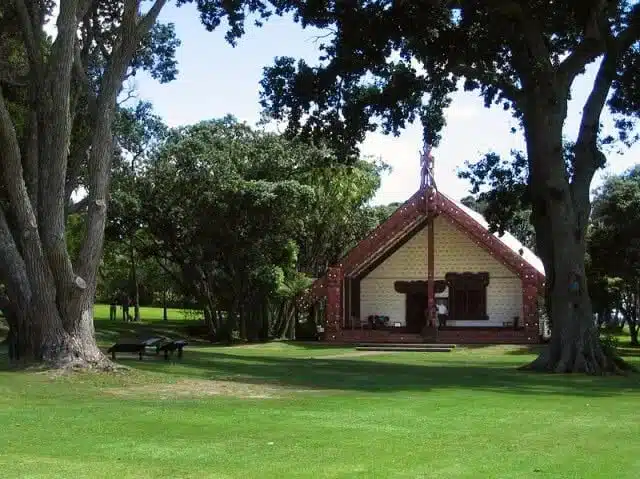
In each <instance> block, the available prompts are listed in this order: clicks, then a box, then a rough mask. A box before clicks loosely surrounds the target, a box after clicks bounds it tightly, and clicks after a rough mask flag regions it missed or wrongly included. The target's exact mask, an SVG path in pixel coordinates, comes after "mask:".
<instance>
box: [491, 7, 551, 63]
mask: <svg viewBox="0 0 640 479" xmlns="http://www.w3.org/2000/svg"><path fill="white" fill-rule="evenodd" d="M485 1H486V3H487V5H488V6H489V9H491V10H493V11H495V12H496V13H499V14H500V15H503V16H505V17H507V18H511V19H512V20H514V21H515V22H516V23H517V24H518V26H519V28H520V31H521V32H522V35H523V37H524V40H525V43H526V45H527V48H528V50H529V52H530V56H531V58H532V59H533V60H535V61H538V62H544V66H545V68H546V69H551V59H550V55H549V49H548V48H547V45H546V43H545V39H544V36H543V35H542V28H541V27H540V24H539V22H538V19H537V18H535V16H534V15H533V13H532V12H531V11H530V9H529V8H528V7H526V6H525V5H524V4H523V3H521V2H518V1H516V0H485Z"/></svg>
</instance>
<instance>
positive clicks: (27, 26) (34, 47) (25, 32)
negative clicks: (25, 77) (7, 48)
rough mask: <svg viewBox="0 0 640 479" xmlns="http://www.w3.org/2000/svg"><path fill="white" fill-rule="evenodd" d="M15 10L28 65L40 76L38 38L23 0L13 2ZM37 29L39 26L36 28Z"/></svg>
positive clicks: (40, 63)
mask: <svg viewBox="0 0 640 479" xmlns="http://www.w3.org/2000/svg"><path fill="white" fill-rule="evenodd" d="M15 5H16V10H17V11H18V16H19V17H20V23H21V27H22V28H21V30H22V36H23V37H24V44H25V47H26V49H27V56H28V58H29V63H30V64H31V67H32V68H33V71H34V74H35V75H37V76H40V73H41V71H42V56H41V51H40V47H39V46H38V45H39V42H38V38H37V35H36V33H35V32H36V26H35V25H34V24H33V21H32V20H31V15H30V14H29V9H28V8H27V5H26V3H25V0H15ZM38 27H39V26H38Z"/></svg>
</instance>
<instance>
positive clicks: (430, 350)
mask: <svg viewBox="0 0 640 479" xmlns="http://www.w3.org/2000/svg"><path fill="white" fill-rule="evenodd" d="M356 351H400V352H412V353H450V352H451V351H452V348H444V347H440V346H439V347H435V346H429V347H418V346H413V347H411V346H404V347H388V346H356Z"/></svg>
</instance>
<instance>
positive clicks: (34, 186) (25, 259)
mask: <svg viewBox="0 0 640 479" xmlns="http://www.w3.org/2000/svg"><path fill="white" fill-rule="evenodd" d="M14 3H15V8H16V12H17V15H18V18H19V19H20V23H21V30H22V34H23V35H22V36H23V38H24V47H25V50H26V53H27V58H28V63H29V76H28V78H29V80H28V85H27V87H26V88H27V89H28V93H29V97H30V98H31V99H32V102H31V103H30V104H29V107H30V108H31V109H32V111H31V112H30V114H29V115H28V117H29V122H28V132H27V134H25V135H24V137H25V138H26V141H25V140H22V141H21V139H20V138H19V136H18V133H17V129H16V126H15V125H16V122H15V119H14V118H13V117H12V115H11V114H10V112H9V109H8V107H7V104H6V103H5V100H4V95H3V91H2V88H1V86H0V178H1V179H2V186H4V191H3V193H4V194H6V198H1V199H0V281H1V282H2V283H4V284H5V285H6V289H7V298H8V300H9V302H10V305H9V309H10V310H11V312H12V314H11V338H12V343H13V344H12V352H13V353H14V354H13V356H14V358H19V359H20V360H23V361H27V362H32V361H33V362H42V363H45V364H46V365H48V366H50V367H56V368H57V367H69V366H73V367H75V366H79V367H94V366H97V367H110V363H109V361H108V360H107V359H106V358H105V357H104V355H103V354H102V353H101V352H100V350H99V348H98V347H97V345H96V341H95V337H94V326H93V309H92V308H93V302H94V297H95V291H96V282H97V270H98V265H99V262H100V258H101V256H102V246H103V240H104V227H105V222H106V210H107V193H108V186H109V179H110V170H111V159H112V151H113V145H112V142H113V136H112V133H111V125H112V122H113V118H114V111H115V107H116V99H117V96H118V93H119V92H120V89H121V87H122V83H123V81H124V78H125V75H126V72H127V68H128V66H129V65H130V63H131V60H132V58H133V55H134V53H135V51H136V49H137V48H138V46H139V44H140V41H141V39H142V37H143V36H144V35H145V34H147V32H148V31H149V29H150V28H151V26H152V25H153V24H154V23H155V21H156V19H157V17H158V14H159V13H160V10H161V9H162V7H163V6H164V4H165V3H166V0H155V2H154V4H153V6H152V7H151V8H150V9H149V10H148V12H147V13H146V14H144V15H141V14H140V13H139V12H140V1H139V0H127V1H126V2H124V8H123V10H122V17H121V18H120V19H118V20H116V22H119V23H120V28H119V30H118V35H119V38H117V39H116V41H115V42H114V45H113V48H112V49H111V51H110V53H109V55H108V60H107V61H106V63H105V64H104V65H102V67H103V72H102V74H101V76H100V78H99V80H98V81H97V83H98V85H97V86H96V85H93V84H91V83H92V79H91V78H90V77H91V72H92V70H91V65H89V62H88V59H87V58H86V56H85V55H84V52H86V51H87V49H88V46H90V45H91V44H92V43H93V42H94V41H95V42H99V41H100V38H93V37H88V36H86V35H89V33H88V32H89V30H91V29H88V28H83V29H81V28H80V24H81V22H82V21H85V20H86V18H87V17H86V15H87V14H89V13H92V12H90V10H89V9H91V8H96V7H97V4H96V3H95V2H81V1H79V0H63V1H60V2H59V4H58V5H59V7H60V8H59V13H58V17H57V19H56V27H57V33H56V36H55V40H54V41H53V43H52V44H51V46H50V47H49V48H47V50H46V51H45V49H44V45H45V44H46V43H47V42H46V41H45V39H44V38H43V22H44V16H40V15H39V14H38V15H34V12H31V11H29V8H30V7H29V4H28V3H26V4H25V2H14ZM93 13H94V14H95V15H98V12H93ZM98 16H99V15H98ZM85 27H87V25H85ZM94 28H96V29H99V28H101V27H100V25H97V24H96V25H94ZM80 32H82V33H84V34H85V37H84V38H83V41H84V43H82V41H81V40H80V37H79V33H80ZM83 47H84V48H83ZM81 98H82V99H83V100H84V101H86V105H88V109H89V111H91V115H90V116H91V120H92V121H91V122H90V124H89V125H83V126H84V127H86V128H87V129H88V130H89V133H88V134H87V138H88V140H87V144H86V145H85V144H84V143H82V144H81V145H80V147H78V148H77V149H79V150H80V151H81V152H82V153H84V156H85V157H86V162H87V176H86V180H87V181H86V184H85V185H84V186H85V187H86V189H87V192H88V196H87V204H88V210H87V217H86V230H87V234H86V237H85V239H84V242H83V244H82V248H81V250H80V253H79V257H78V258H77V260H76V261H75V262H72V260H71V257H70V255H69V251H68V248H67V245H66V240H65V229H66V214H67V212H68V211H67V210H68V208H67V206H68V201H69V198H68V197H67V195H68V193H69V188H68V184H69V181H68V175H69V171H68V168H69V154H70V151H75V150H76V148H72V145H71V143H72V125H73V122H74V119H75V117H76V113H77V110H76V108H78V102H79V99H81ZM83 105H84V103H83ZM76 146H77V145H76ZM76 173H77V172H76ZM5 199H6V200H7V201H2V200H5Z"/></svg>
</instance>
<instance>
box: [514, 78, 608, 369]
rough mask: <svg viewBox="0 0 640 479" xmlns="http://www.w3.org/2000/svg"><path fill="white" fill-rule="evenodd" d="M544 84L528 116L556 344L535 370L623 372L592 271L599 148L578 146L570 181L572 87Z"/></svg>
mask: <svg viewBox="0 0 640 479" xmlns="http://www.w3.org/2000/svg"><path fill="white" fill-rule="evenodd" d="M539 84H540V88H539V89H538V91H537V92H536V94H535V95H534V96H532V97H531V98H529V99H528V104H527V108H526V110H525V115H524V120H525V123H526V132H527V136H526V141H527V154H528V155H529V165H530V170H529V175H530V178H529V181H530V183H529V185H530V193H531V196H532V200H533V215H532V219H533V222H534V226H535V230H536V240H537V247H538V253H539V255H540V257H541V259H542V261H543V263H544V266H545V273H546V281H547V285H546V287H547V308H548V313H549V317H550V319H551V324H552V326H551V340H550V342H549V343H548V345H547V347H546V349H545V350H544V352H543V353H542V354H541V355H540V356H539V357H538V358H537V359H536V360H535V361H534V362H533V363H531V364H530V365H529V366H528V368H530V369H534V370H539V371H549V372H557V373H567V372H582V373H590V374H602V373H607V372H617V371H618V370H619V367H618V364H619V362H618V361H617V359H616V358H615V357H614V355H613V354H612V352H611V351H608V350H606V349H605V348H603V346H602V345H601V343H600V337H599V330H598V327H597V324H596V321H595V320H594V317H593V311H592V307H591V300H590V298H589V292H588V289H587V279H586V274H585V235H586V228H587V221H588V217H589V212H590V201H589V187H590V184H591V180H592V178H593V173H594V172H595V169H596V166H595V165H594V164H595V158H593V157H589V156H588V155H589V154H596V150H588V149H584V150H582V151H580V150H579V148H576V155H581V156H577V157H576V158H575V160H574V162H573V168H574V171H573V172H572V173H573V174H572V177H571V178H569V172H567V168H566V165H565V158H564V155H563V144H562V131H563V129H562V128H563V123H564V120H565V117H566V104H567V102H566V98H565V97H564V95H566V93H564V91H566V90H564V89H563V88H562V87H559V86H558V85H554V84H553V83H552V82H551V81H549V82H548V83H546V84H545V83H544V82H543V81H539ZM582 140H583V139H582ZM579 141H580V140H579ZM579 146H580V145H579ZM582 146H584V145H582Z"/></svg>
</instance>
